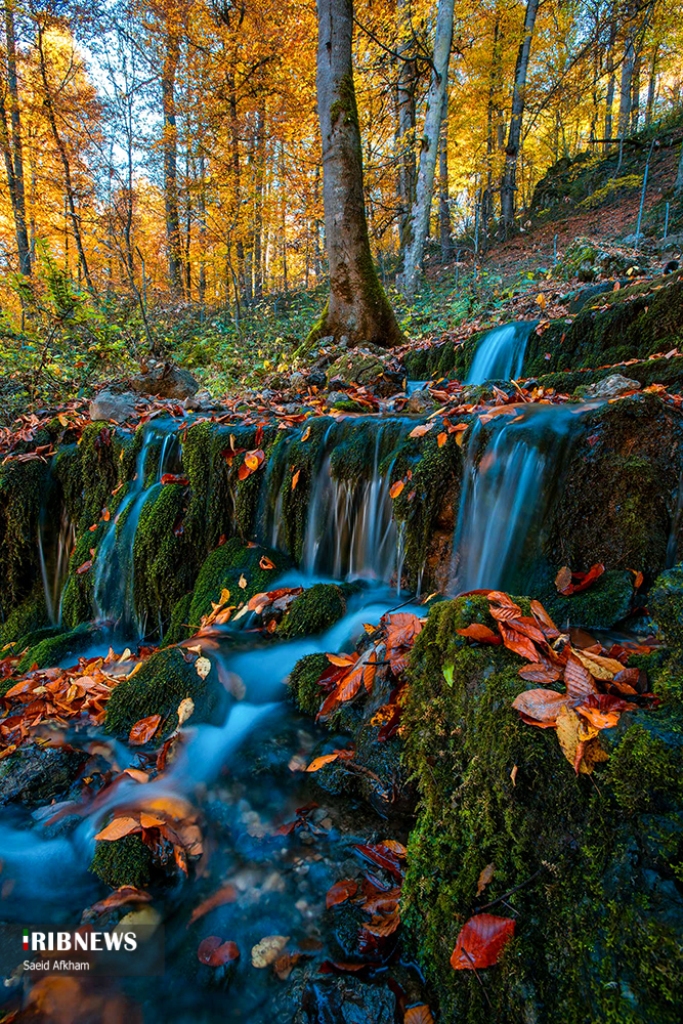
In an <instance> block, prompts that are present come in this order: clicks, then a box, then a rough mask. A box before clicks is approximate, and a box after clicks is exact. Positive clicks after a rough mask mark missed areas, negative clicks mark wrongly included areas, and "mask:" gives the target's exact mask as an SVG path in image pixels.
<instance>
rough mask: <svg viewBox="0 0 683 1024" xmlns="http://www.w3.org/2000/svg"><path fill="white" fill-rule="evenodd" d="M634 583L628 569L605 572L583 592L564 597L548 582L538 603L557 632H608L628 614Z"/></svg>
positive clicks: (631, 602) (631, 603)
mask: <svg viewBox="0 0 683 1024" xmlns="http://www.w3.org/2000/svg"><path fill="white" fill-rule="evenodd" d="M633 581H634V576H633V573H632V572H629V571H628V570H619V569H608V570H607V571H606V572H604V573H603V574H602V576H600V577H598V579H597V580H596V581H595V583H592V584H591V586H590V587H588V588H587V589H586V590H582V591H580V592H579V593H578V594H571V596H569V597H565V596H564V595H563V594H558V592H557V588H556V587H555V585H554V583H553V582H551V581H550V580H548V584H547V589H546V590H545V591H544V592H542V593H541V595H540V600H541V604H542V605H543V606H544V608H545V609H546V611H547V612H548V614H549V615H550V616H551V618H553V619H554V620H555V622H556V623H557V626H558V628H559V629H564V628H565V627H566V626H583V627H585V628H586V629H609V628H610V627H611V626H616V624H617V623H618V622H621V621H622V619H625V618H626V617H627V616H628V615H629V613H630V611H631V608H632V605H633V598H634V593H635V592H634V589H633Z"/></svg>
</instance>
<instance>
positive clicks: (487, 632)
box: [457, 622, 503, 644]
mask: <svg viewBox="0 0 683 1024" xmlns="http://www.w3.org/2000/svg"><path fill="white" fill-rule="evenodd" d="M457 632H458V633H459V634H460V636H466V637H469V639H470V640H478V641H479V643H480V644H501V643H502V642H503V641H502V640H501V638H500V636H499V635H498V634H497V633H494V632H493V630H492V629H489V627H488V626H484V625H482V624H481V623H479V622H471V623H470V625H469V626H465V627H464V629H458V630H457Z"/></svg>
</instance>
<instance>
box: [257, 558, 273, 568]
mask: <svg viewBox="0 0 683 1024" xmlns="http://www.w3.org/2000/svg"><path fill="white" fill-rule="evenodd" d="M258 564H259V567H260V568H261V569H274V568H275V562H273V561H271V559H270V558H268V557H267V556H266V555H261V557H260V559H259V563H258Z"/></svg>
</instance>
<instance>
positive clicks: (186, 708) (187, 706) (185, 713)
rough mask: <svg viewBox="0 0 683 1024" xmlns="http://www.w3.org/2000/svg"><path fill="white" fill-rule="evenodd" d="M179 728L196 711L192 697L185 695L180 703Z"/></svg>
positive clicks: (178, 713) (178, 712)
mask: <svg viewBox="0 0 683 1024" xmlns="http://www.w3.org/2000/svg"><path fill="white" fill-rule="evenodd" d="M176 713H177V715H178V728H180V726H181V725H183V724H184V723H185V722H186V721H187V720H188V718H191V717H192V714H193V713H194V701H193V700H192V697H184V698H183V700H181V702H180V704H179V705H178V711H177V712H176Z"/></svg>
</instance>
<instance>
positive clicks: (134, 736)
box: [128, 715, 161, 747]
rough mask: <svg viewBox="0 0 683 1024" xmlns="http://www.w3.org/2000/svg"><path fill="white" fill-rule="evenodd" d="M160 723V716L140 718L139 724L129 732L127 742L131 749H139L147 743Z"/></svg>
mask: <svg viewBox="0 0 683 1024" xmlns="http://www.w3.org/2000/svg"><path fill="white" fill-rule="evenodd" d="M160 722H161V715H148V716H147V718H141V719H140V721H139V722H136V723H135V725H134V726H133V727H132V729H131V730H130V734H129V736H128V742H129V743H130V744H131V746H133V747H139V746H141V745H142V744H143V743H149V741H150V740H151V739H152V737H153V736H154V733H155V732H156V731H157V729H158V728H159V724H160Z"/></svg>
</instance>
